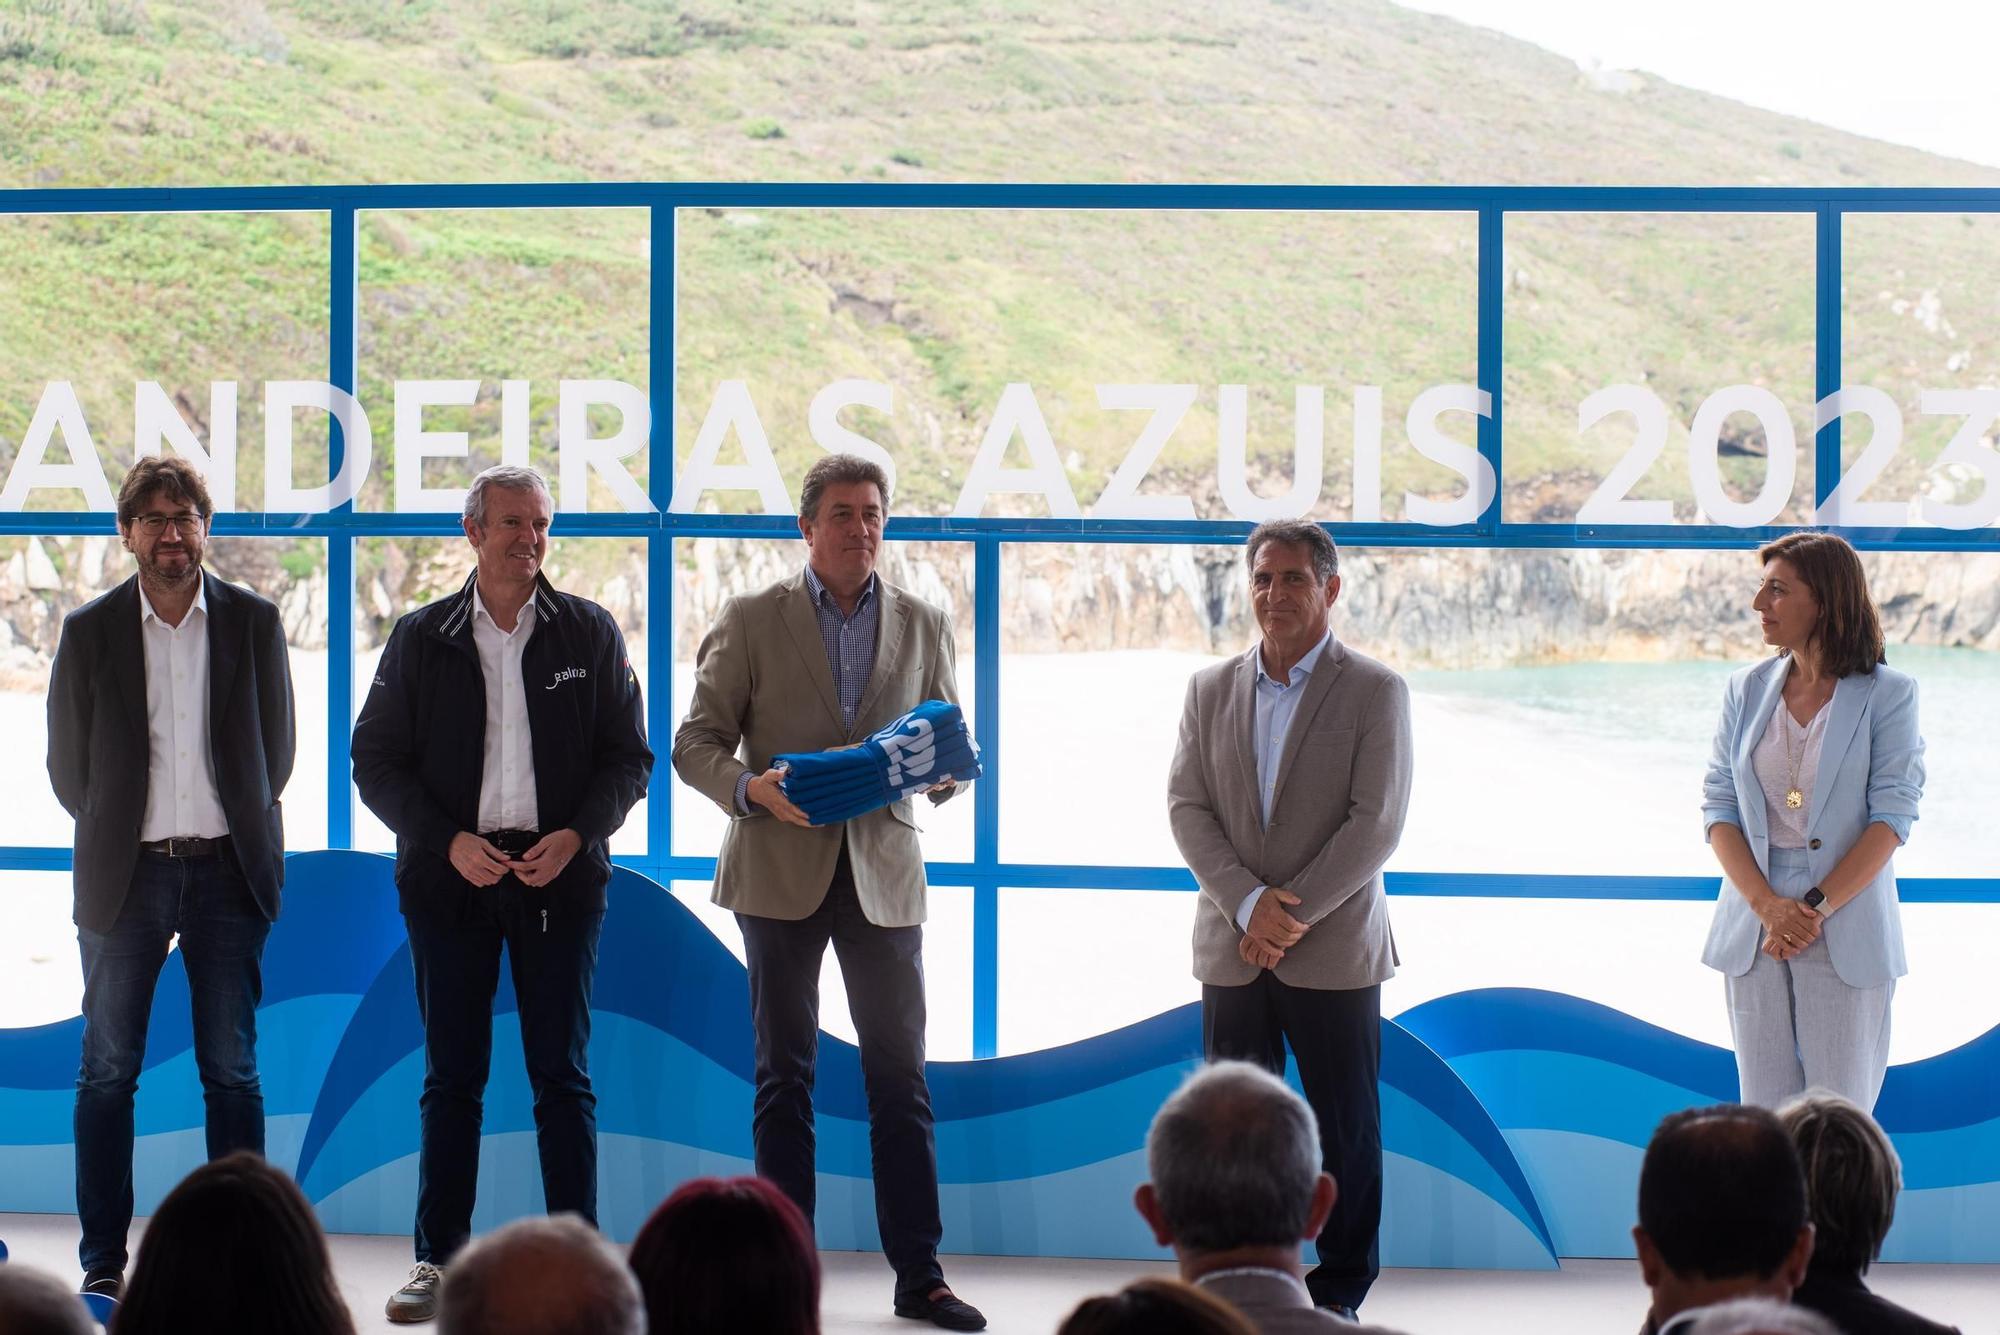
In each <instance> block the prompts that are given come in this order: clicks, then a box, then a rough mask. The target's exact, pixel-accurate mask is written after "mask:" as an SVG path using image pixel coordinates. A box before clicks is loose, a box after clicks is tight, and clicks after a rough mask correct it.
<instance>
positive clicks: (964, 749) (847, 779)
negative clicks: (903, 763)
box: [785, 734, 979, 802]
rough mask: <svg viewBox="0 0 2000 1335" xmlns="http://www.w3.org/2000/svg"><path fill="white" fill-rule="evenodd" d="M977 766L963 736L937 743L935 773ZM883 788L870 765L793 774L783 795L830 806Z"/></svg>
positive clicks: (795, 800) (879, 774)
mask: <svg viewBox="0 0 2000 1335" xmlns="http://www.w3.org/2000/svg"><path fill="white" fill-rule="evenodd" d="M857 751H858V748H857ZM978 763H979V753H978V752H977V750H975V749H974V748H973V746H972V744H971V739H970V738H969V737H966V736H964V735H963V734H960V735H957V736H954V737H951V738H948V739H945V740H941V741H939V742H938V743H937V756H936V760H935V762H934V771H935V772H941V773H944V774H953V773H956V772H958V771H962V770H968V769H971V768H972V767H974V766H976V765H978ZM924 782H926V783H929V782H935V780H930V779H926V780H924ZM919 786H921V785H919ZM883 787H884V783H883V779H882V775H881V772H880V770H879V769H878V768H877V767H876V765H875V764H874V763H873V762H872V761H871V762H869V763H868V764H866V765H861V766H848V767H844V768H838V769H836V768H831V767H829V768H826V769H822V770H820V771H819V772H817V773H808V774H797V773H793V774H788V775H787V776H786V778H785V795H786V796H787V797H789V798H791V799H792V801H794V802H803V801H813V802H831V801H835V800H838V799H843V798H858V797H862V796H865V795H866V794H868V793H874V792H880V791H882V789H883Z"/></svg>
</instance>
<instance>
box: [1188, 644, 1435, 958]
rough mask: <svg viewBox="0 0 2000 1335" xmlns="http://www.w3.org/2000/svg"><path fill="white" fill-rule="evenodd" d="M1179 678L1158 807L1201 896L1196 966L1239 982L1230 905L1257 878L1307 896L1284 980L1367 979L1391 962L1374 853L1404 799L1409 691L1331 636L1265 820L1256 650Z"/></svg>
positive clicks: (1296, 911) (1384, 855) (1392, 946)
mask: <svg viewBox="0 0 2000 1335" xmlns="http://www.w3.org/2000/svg"><path fill="white" fill-rule="evenodd" d="M1260 651H1261V650H1260V648H1259V647H1255V646H1253V647H1252V648H1251V650H1250V651H1249V652H1248V653H1246V654H1243V655H1241V656H1240V657H1237V658H1232V659H1230V660H1228V661H1226V662H1222V663H1217V664H1216V665H1215V666H1213V667H1207V668H1203V669H1202V670H1201V671H1199V672H1197V673H1195V674H1194V676H1193V677H1191V678H1190V679H1189V680H1188V689H1187V703H1186V705H1185V707H1184V708H1183V709H1182V711H1181V730H1180V741H1179V744H1178V745H1177V746H1176V747H1175V750H1174V763H1173V768H1172V770H1171V771H1170V772H1169V773H1168V776H1167V809H1168V816H1169V819H1170V820H1171V822H1172V825H1173V831H1174V842H1175V843H1177V844H1178V845H1180V851H1181V857H1182V858H1183V859H1185V860H1186V862H1187V865H1188V867H1189V869H1190V870H1191V871H1193V872H1194V876H1195V880H1196V881H1197V882H1198V883H1199V884H1200V886H1201V902H1200V904H1199V905H1197V906H1196V908H1195V922H1194V976H1195V977H1196V978H1198V979H1200V980H1201V981H1202V982H1204V983H1212V984H1216V985H1218V986H1222V987H1237V986H1241V985H1242V984H1244V983H1248V982H1252V981H1254V980H1255V979H1256V977H1257V972H1258V971H1257V969H1256V967H1255V966H1253V965H1250V964H1247V963H1245V962H1244V960H1243V958H1242V956H1240V955H1238V954H1237V953H1236V948H1237V941H1238V940H1239V939H1240V938H1241V935H1242V933H1240V932H1239V931H1238V930H1237V928H1236V911H1237V910H1238V909H1239V908H1240V907H1242V904H1243V901H1244V900H1245V899H1247V898H1248V897H1249V895H1250V892H1251V891H1253V890H1255V889H1256V888H1257V887H1258V886H1260V885H1271V886H1280V887H1282V888H1284V889H1286V890H1289V891H1291V892H1292V893H1293V894H1295V895H1297V896H1298V897H1299V898H1300V900H1302V901H1303V902H1302V903H1300V904H1298V905H1296V906H1294V907H1292V908H1291V909H1290V910H1289V912H1290V913H1291V914H1292V915H1293V916H1294V917H1296V918H1298V919H1300V920H1301V921H1302V922H1305V923H1307V924H1308V925H1309V928H1310V930H1308V931H1307V932H1306V934H1305V936H1304V937H1303V938H1301V939H1300V941H1299V942H1298V944H1297V945H1295V946H1293V947H1292V948H1291V949H1290V950H1288V951H1286V952H1285V958H1284V959H1283V960H1282V961H1280V962H1279V964H1278V967H1277V970H1276V973H1277V975H1278V978H1279V980H1280V981H1282V982H1285V983H1289V984H1291V985H1292V986H1293V987H1309V988H1319V989H1322V990H1337V989H1344V988H1355V987H1368V986H1370V985H1371V984H1374V983H1379V982H1382V981H1383V980H1384V979H1387V978H1391V977H1393V976H1394V975H1395V972H1396V963H1397V960H1396V943H1395V941H1394V939H1393V938H1392V937H1391V935H1390V933H1389V908H1388V903H1387V901H1386V900H1385V898H1384V897H1383V894H1382V864H1383V863H1385V862H1387V861H1388V860H1389V854H1391V853H1392V852H1394V851H1395V849H1396V843H1397V841H1398V840H1399V839H1401V838H1402V834H1403V816H1404V814H1405V812H1406V811H1407V810H1408V808H1409V804H1410V692H1409V688H1408V687H1407V686H1405V685H1404V684H1403V679H1402V678H1401V677H1399V676H1397V675H1396V674H1395V673H1394V672H1392V671H1391V670H1390V669H1388V668H1386V667H1384V666H1383V665H1382V664H1380V663H1378V662H1376V661H1375V660H1374V659H1372V658H1368V657H1366V656H1365V655H1362V654H1358V653H1355V652H1354V651H1353V650H1351V649H1349V648H1347V647H1346V646H1345V645H1343V644H1342V643H1341V642H1340V641H1339V640H1338V639H1335V640H1333V641H1331V642H1330V643H1329V644H1328V645H1327V648H1326V652H1325V653H1323V654H1321V655H1320V659H1319V662H1318V663H1317V664H1316V665H1315V666H1314V667H1313V672H1312V675H1311V676H1310V677H1308V678H1307V679H1306V684H1305V688H1304V689H1305V697H1304V698H1303V699H1301V700H1300V701H1299V707H1298V712H1297V713H1296V714H1294V715H1293V717H1292V730H1291V732H1290V734H1289V735H1288V736H1287V737H1286V738H1285V743H1284V749H1283V751H1282V752H1281V753H1280V757H1279V762H1278V778H1277V793H1276V795H1275V796H1274V797H1273V799H1272V803H1271V823H1270V826H1269V827H1268V828H1266V826H1265V824H1264V819H1263V808H1262V805H1261V804H1260V803H1259V801H1258V796H1257V758H1256V755H1255V754H1254V752H1255V747H1256V725H1257V705H1256V696H1255V692H1256V689H1257V655H1258V653H1259V652H1260Z"/></svg>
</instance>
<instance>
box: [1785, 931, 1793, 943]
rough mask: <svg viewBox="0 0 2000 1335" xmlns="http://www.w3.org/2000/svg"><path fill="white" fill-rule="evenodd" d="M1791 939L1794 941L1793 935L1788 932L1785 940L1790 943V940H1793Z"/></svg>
mask: <svg viewBox="0 0 2000 1335" xmlns="http://www.w3.org/2000/svg"><path fill="white" fill-rule="evenodd" d="M1791 939H1792V934H1791V933H1790V932H1786V933H1785V940H1787V941H1789V940H1791Z"/></svg>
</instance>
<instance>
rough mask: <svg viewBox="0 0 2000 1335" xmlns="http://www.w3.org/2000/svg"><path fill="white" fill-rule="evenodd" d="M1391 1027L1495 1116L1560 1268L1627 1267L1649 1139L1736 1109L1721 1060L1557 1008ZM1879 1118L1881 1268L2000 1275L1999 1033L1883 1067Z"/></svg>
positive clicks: (1437, 1016) (1482, 996)
mask: <svg viewBox="0 0 2000 1335" xmlns="http://www.w3.org/2000/svg"><path fill="white" fill-rule="evenodd" d="M1398 1019H1399V1021H1400V1023H1401V1024H1402V1025H1404V1026H1405V1027H1406V1028H1408V1029H1409V1030H1410V1032H1412V1033H1413V1034H1415V1035H1417V1036H1418V1037H1420V1038H1422V1039H1423V1041H1424V1042H1426V1043H1428V1044H1429V1045H1430V1046H1431V1047H1432V1048H1433V1049H1434V1050H1435V1051H1436V1052H1437V1053H1438V1055H1439V1056H1441V1057H1442V1058H1443V1059H1444V1060H1445V1061H1446V1062H1447V1063H1448V1064H1449V1065H1450V1066H1451V1068H1452V1069H1453V1070H1454V1071H1455V1072H1457V1073H1458V1074H1459V1075H1460V1076H1461V1077H1463V1078H1464V1080H1465V1083H1466V1085H1467V1086H1468V1087H1469V1088H1470V1089H1471V1090H1472V1092H1473V1093H1474V1094H1475V1095H1476V1096H1477V1097H1478V1099H1479V1101H1480V1103H1481V1104H1482V1105H1483V1106H1484V1107H1485V1108H1486V1109H1487V1111H1488V1112H1490V1113H1491V1114H1492V1117H1493V1120H1494V1122H1495V1123H1497V1124H1498V1125H1499V1127H1500V1128H1501V1130H1502V1131H1503V1132H1504V1133H1505V1135H1506V1139H1507V1142H1508V1144H1509V1145H1510V1146H1511V1147H1512V1148H1513V1150H1514V1151H1515V1153H1516V1154H1517V1155H1518V1157H1519V1159H1520V1162H1521V1164H1522V1165H1523V1168H1524V1169H1525V1171H1526V1173H1527V1175H1528V1178H1529V1181H1530V1183H1531V1186H1532V1189H1533V1193H1534V1195H1535V1198H1536V1199H1537V1200H1539V1201H1540V1202H1541V1203H1542V1205H1543V1207H1544V1208H1545V1209H1546V1211H1547V1215H1548V1220H1549V1226H1550V1231H1551V1234H1552V1236H1553V1238H1554V1244H1555V1248H1556V1251H1557V1253H1558V1254H1559V1255H1563V1256H1621V1257H1629V1256H1631V1255H1632V1240H1631V1234H1630V1230H1631V1226H1632V1218H1633V1215H1634V1213H1635V1210H1636V1201H1637V1194H1638V1182H1639V1163H1640V1160H1641V1158H1642V1157H1643V1154H1644V1151H1645V1147H1646V1142H1647V1141H1648V1140H1649V1139H1650V1138H1651V1136H1652V1133H1653V1128H1654V1127H1655V1126H1657V1125H1658V1124H1659V1122H1660V1119H1661V1118H1663V1117H1665V1116H1666V1115H1667V1114H1668V1113H1672V1112H1677V1111H1679V1110H1681V1109H1683V1108H1692V1107H1698V1106H1701V1105H1703V1104H1709V1103H1722V1102H1728V1101H1731V1100H1733V1099H1735V1098H1736V1096H1737V1083H1736V1061H1735V1057H1734V1055H1733V1054H1731V1053H1730V1052H1729V1051H1728V1050H1727V1049H1724V1048H1718V1047H1715V1046H1713V1045H1711V1044H1707V1043H1701V1042H1697V1041H1696V1040H1694V1039H1691V1038H1688V1037H1686V1036H1685V1035H1682V1034H1676V1033H1674V1032H1672V1031H1671V1030H1666V1029H1661V1028H1659V1027H1657V1026H1655V1025H1650V1024H1647V1023H1645V1022H1644V1021H1641V1020H1637V1019H1634V1018H1633V1017H1631V1016H1629V1015H1626V1014H1624V1013H1622V1012H1620V1011H1616V1010H1612V1009H1611V1008H1609V1007H1606V1006H1599V1005H1596V1004H1595V1003H1593V1002H1588V1001H1584V1000H1582V999H1580V998H1578V997H1572V996H1566V995H1563V994H1561V993H1555V992H1542V991H1536V990H1533V989H1528V988H1492V989H1486V990H1481V991H1475V992H1460V993H1455V994H1453V995H1451V996H1447V997H1440V998H1438V999H1436V1000H1434V1001H1431V1002H1427V1003H1425V1004H1424V1005H1422V1006H1419V1007H1416V1008H1415V1009H1413V1010H1410V1011H1407V1012H1405V1013H1404V1014H1403V1015H1401V1016H1400V1017H1398ZM1875 1113H1876V1116H1877V1118H1878V1119H1879V1120H1880V1121H1881V1123H1882V1126H1883V1129H1884V1130H1886V1131H1887V1132H1888V1133H1889V1137H1890V1139H1891V1141H1893V1142H1894V1144H1895V1146H1896V1150H1897V1153H1898V1154H1899V1155H1901V1156H1902V1160H1903V1176H1904V1193H1903V1197H1902V1200H1901V1201H1900V1202H1899V1204H1898V1208H1897V1217H1896V1225H1895V1228H1894V1229H1893V1230H1892V1231H1891V1232H1890V1234H1889V1239H1888V1241H1887V1243H1886V1244H1885V1246H1884V1250H1883V1255H1884V1258H1885V1259H1891V1260H1925V1261H1977V1262H1980V1263H1984V1264H1991V1263H1993V1262H1996V1261H2000V1030H1989V1031H1988V1032H1987V1033H1985V1034H1983V1035H1981V1036H1980V1037H1979V1038H1976V1039H1974V1040H1973V1041H1971V1042H1970V1043H1967V1044H1965V1045H1963V1046H1962V1047H1959V1048H1956V1049H1954V1050H1953V1051H1951V1052H1947V1053H1943V1054H1940V1055H1939V1056H1936V1057H1932V1058H1929V1059H1927V1060H1924V1061H1920V1062H1912V1063H1908V1064H1906V1065H1903V1066H1894V1067H1891V1068H1890V1069H1889V1073H1888V1078H1887V1080H1886V1082H1885V1083H1884V1085H1883V1089H1882V1097H1881V1099H1880V1101H1879V1102H1878V1103H1877V1105H1876V1108H1875Z"/></svg>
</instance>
